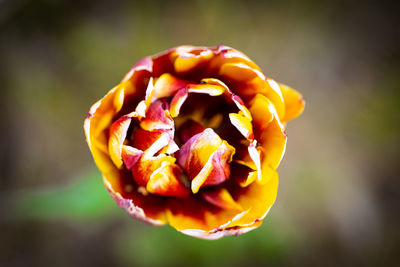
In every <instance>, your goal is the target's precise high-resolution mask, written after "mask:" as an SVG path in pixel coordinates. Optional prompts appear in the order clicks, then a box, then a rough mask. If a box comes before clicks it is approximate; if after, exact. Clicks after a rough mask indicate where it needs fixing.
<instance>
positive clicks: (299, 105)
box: [279, 84, 305, 122]
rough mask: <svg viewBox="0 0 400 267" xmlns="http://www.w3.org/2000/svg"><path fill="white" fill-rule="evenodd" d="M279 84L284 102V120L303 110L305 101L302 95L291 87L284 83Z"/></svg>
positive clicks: (296, 115)
mask: <svg viewBox="0 0 400 267" xmlns="http://www.w3.org/2000/svg"><path fill="white" fill-rule="evenodd" d="M279 86H280V88H281V89H282V96H283V101H284V102H285V116H284V118H283V120H282V121H284V122H286V121H289V120H291V119H294V118H296V117H298V116H299V115H300V114H301V113H302V112H303V110H304V106H305V101H304V100H303V97H302V95H301V94H300V93H299V92H297V91H296V90H294V89H293V88H291V87H289V86H287V85H284V84H279Z"/></svg>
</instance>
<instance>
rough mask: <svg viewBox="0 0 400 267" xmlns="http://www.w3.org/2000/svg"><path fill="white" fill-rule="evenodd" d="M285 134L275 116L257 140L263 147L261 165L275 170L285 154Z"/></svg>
mask: <svg viewBox="0 0 400 267" xmlns="http://www.w3.org/2000/svg"><path fill="white" fill-rule="evenodd" d="M286 141H287V135H286V134H285V131H284V129H283V126H282V124H281V123H280V122H279V120H278V119H277V118H276V117H275V118H274V119H273V120H272V122H271V123H270V124H269V126H268V127H267V128H266V129H265V131H264V132H263V133H262V134H261V136H260V139H259V142H260V143H261V147H262V149H263V160H262V162H263V166H264V165H265V164H267V165H266V166H269V168H271V169H273V170H276V168H278V166H279V163H280V162H281V160H282V158H283V155H284V154H285V148H286Z"/></svg>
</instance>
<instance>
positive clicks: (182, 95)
mask: <svg viewBox="0 0 400 267" xmlns="http://www.w3.org/2000/svg"><path fill="white" fill-rule="evenodd" d="M188 94H189V93H188V91H187V90H186V88H184V89H181V90H179V91H178V92H177V93H176V94H175V95H174V97H173V98H172V100H171V103H170V108H169V112H170V113H171V117H172V118H175V117H178V115H179V111H180V109H181V107H182V105H183V103H184V102H185V100H186V98H187V97H188Z"/></svg>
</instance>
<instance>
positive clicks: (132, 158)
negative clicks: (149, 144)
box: [121, 146, 143, 170]
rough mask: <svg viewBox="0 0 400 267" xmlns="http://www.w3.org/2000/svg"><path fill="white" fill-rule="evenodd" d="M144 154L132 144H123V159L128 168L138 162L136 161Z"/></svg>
mask: <svg viewBox="0 0 400 267" xmlns="http://www.w3.org/2000/svg"><path fill="white" fill-rule="evenodd" d="M142 155H143V151H141V150H139V149H136V148H134V147H131V146H122V153H121V156H122V160H123V162H124V164H125V166H126V168H127V169H128V170H130V169H132V167H133V166H134V165H135V164H136V162H137V161H138V160H139V159H140V157H141V156H142Z"/></svg>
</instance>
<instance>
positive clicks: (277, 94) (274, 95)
mask: <svg viewBox="0 0 400 267" xmlns="http://www.w3.org/2000/svg"><path fill="white" fill-rule="evenodd" d="M267 83H268V85H269V89H268V91H267V92H266V93H265V96H266V97H267V98H268V99H269V100H271V102H272V103H273V104H274V106H275V109H276V112H277V114H278V116H279V118H280V119H283V117H284V114H285V104H284V102H283V96H282V91H281V88H280V87H279V85H278V83H277V82H275V81H274V80H272V79H270V78H267Z"/></svg>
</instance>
